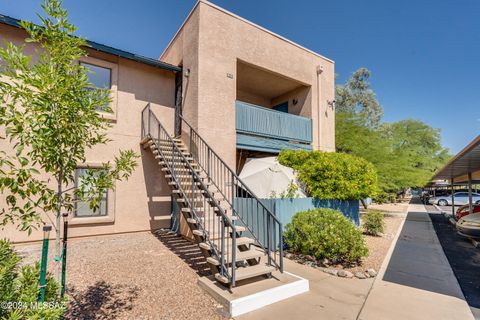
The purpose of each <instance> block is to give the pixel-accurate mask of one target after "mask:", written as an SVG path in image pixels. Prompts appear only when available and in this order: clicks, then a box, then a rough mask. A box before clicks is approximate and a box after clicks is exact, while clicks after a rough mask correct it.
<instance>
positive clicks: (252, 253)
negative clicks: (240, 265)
mask: <svg viewBox="0 0 480 320" xmlns="http://www.w3.org/2000/svg"><path fill="white" fill-rule="evenodd" d="M264 255H265V253H263V252H262V251H260V250H257V249H256V248H252V249H249V250H246V251H239V250H237V252H236V253H235V262H239V261H245V260H250V259H258V258H261V257H263V256H264ZM232 259H233V258H232V254H231V253H230V254H227V255H226V256H224V260H225V261H224V263H226V264H229V263H231V262H232ZM207 262H208V263H210V264H213V265H215V266H219V265H220V264H221V263H220V259H216V258H214V257H208V258H207ZM237 279H238V278H237Z"/></svg>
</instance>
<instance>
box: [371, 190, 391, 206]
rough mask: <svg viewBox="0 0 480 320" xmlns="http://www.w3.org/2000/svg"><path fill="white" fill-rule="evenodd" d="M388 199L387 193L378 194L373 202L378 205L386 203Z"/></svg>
mask: <svg viewBox="0 0 480 320" xmlns="http://www.w3.org/2000/svg"><path fill="white" fill-rule="evenodd" d="M388 197H389V195H388V193H386V192H379V193H377V194H376V195H375V197H374V198H373V202H375V203H378V204H382V203H387V202H388Z"/></svg>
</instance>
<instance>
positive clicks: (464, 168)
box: [432, 135, 480, 180]
mask: <svg viewBox="0 0 480 320" xmlns="http://www.w3.org/2000/svg"><path fill="white" fill-rule="evenodd" d="M478 170H480V135H479V136H477V137H476V138H475V139H474V140H473V141H472V142H470V143H469V144H468V145H467V146H466V147H465V148H463V149H462V150H461V151H460V152H459V153H458V154H457V155H456V156H455V157H453V158H452V159H451V160H450V161H449V162H448V163H447V164H446V165H445V166H444V167H443V168H442V169H440V170H439V171H438V172H437V173H436V174H435V175H434V176H433V178H432V180H437V179H451V178H454V179H455V178H458V177H460V176H464V175H466V174H468V173H469V172H475V171H478Z"/></svg>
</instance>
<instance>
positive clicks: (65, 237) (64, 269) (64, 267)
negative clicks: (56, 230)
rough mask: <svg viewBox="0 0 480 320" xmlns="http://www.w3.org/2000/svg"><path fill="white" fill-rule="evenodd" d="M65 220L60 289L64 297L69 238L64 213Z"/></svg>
mask: <svg viewBox="0 0 480 320" xmlns="http://www.w3.org/2000/svg"><path fill="white" fill-rule="evenodd" d="M63 217H64V221H63V252H62V289H61V291H60V296H61V297H62V298H63V296H64V295H65V279H66V271H67V239H68V221H67V219H66V216H65V215H64V216H63Z"/></svg>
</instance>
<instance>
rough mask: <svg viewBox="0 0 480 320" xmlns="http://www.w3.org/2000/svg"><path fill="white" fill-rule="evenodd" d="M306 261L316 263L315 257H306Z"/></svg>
mask: <svg viewBox="0 0 480 320" xmlns="http://www.w3.org/2000/svg"><path fill="white" fill-rule="evenodd" d="M305 259H306V260H308V261H314V262H315V261H316V260H315V258H314V257H312V256H310V255H308V254H307V255H306V256H305Z"/></svg>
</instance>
